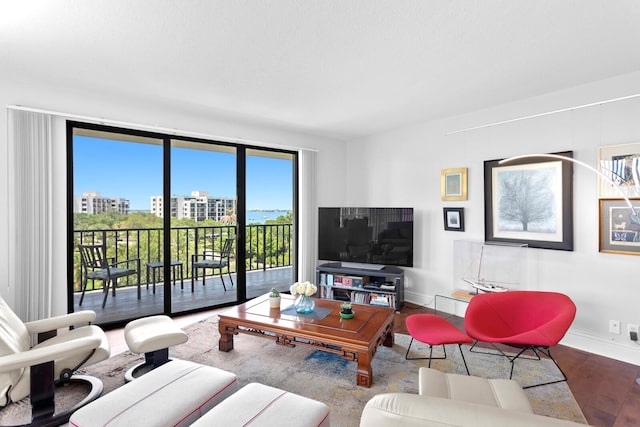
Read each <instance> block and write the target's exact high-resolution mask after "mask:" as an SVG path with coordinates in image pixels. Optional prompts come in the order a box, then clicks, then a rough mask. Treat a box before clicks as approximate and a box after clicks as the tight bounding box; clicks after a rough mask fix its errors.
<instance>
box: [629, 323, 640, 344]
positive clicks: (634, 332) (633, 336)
mask: <svg viewBox="0 0 640 427" xmlns="http://www.w3.org/2000/svg"><path fill="white" fill-rule="evenodd" d="M627 332H629V339H630V340H631V341H638V332H640V327H639V326H638V325H634V324H633V323H629V324H627Z"/></svg>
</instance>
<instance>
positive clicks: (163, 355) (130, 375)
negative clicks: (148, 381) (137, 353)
mask: <svg viewBox="0 0 640 427" xmlns="http://www.w3.org/2000/svg"><path fill="white" fill-rule="evenodd" d="M144 359H145V361H144V362H141V363H139V364H137V365H136V366H134V367H132V368H130V369H129V370H128V371H127V372H126V373H125V374H124V380H125V382H131V381H133V380H135V379H136V378H140V377H141V376H143V375H144V374H146V373H147V372H149V371H152V370H154V369H155V368H157V367H158V366H162V365H164V364H165V363H167V362H170V361H171V360H172V359H171V358H170V357H169V349H168V348H162V349H160V350H156V351H151V352H149V353H145V354H144Z"/></svg>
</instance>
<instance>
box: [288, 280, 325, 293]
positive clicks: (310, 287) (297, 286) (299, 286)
mask: <svg viewBox="0 0 640 427" xmlns="http://www.w3.org/2000/svg"><path fill="white" fill-rule="evenodd" d="M317 290H318V287H317V286H316V285H314V284H313V283H311V282H308V281H307V282H296V283H294V284H293V285H291V287H290V288H289V291H291V295H307V296H311V295H313V294H315V293H316V291H317Z"/></svg>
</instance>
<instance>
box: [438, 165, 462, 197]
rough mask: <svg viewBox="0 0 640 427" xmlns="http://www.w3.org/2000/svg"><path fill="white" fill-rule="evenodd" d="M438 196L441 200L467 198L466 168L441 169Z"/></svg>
mask: <svg viewBox="0 0 640 427" xmlns="http://www.w3.org/2000/svg"><path fill="white" fill-rule="evenodd" d="M440 196H441V198H442V200H467V168H455V169H442V172H441V173H440Z"/></svg>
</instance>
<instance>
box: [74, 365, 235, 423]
mask: <svg viewBox="0 0 640 427" xmlns="http://www.w3.org/2000/svg"><path fill="white" fill-rule="evenodd" d="M237 389H238V382H237V378H236V376H235V375H234V374H232V373H230V372H226V371H223V370H221V369H217V368H213V367H211V366H204V365H199V364H197V363H193V362H189V361H186V360H173V361H171V362H168V363H165V364H164V365H162V366H160V367H158V368H156V369H154V370H153V371H150V372H148V373H147V374H145V375H143V376H141V377H140V378H138V379H136V380H135V381H132V382H130V383H127V384H125V385H123V386H122V387H120V388H117V389H115V390H114V391H112V392H111V393H108V394H106V395H105V396H103V397H101V398H99V399H97V400H95V401H93V402H91V403H89V404H88V405H86V406H84V407H82V408H80V409H78V410H77V411H76V412H74V413H73V415H72V416H71V419H70V420H69V426H72V427H100V426H107V425H108V426H109V427H119V426H122V427H130V426H135V425H144V426H147V427H156V426H157V427H169V426H188V425H191V424H192V423H193V422H194V421H195V420H196V419H198V418H199V417H200V416H202V414H204V413H205V412H206V411H208V410H209V409H211V408H212V407H213V406H215V405H216V404H218V403H219V402H220V401H222V400H224V399H225V398H226V397H228V396H230V395H231V394H233V392H235V391H236V390H237ZM141 422H142V424H141Z"/></svg>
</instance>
